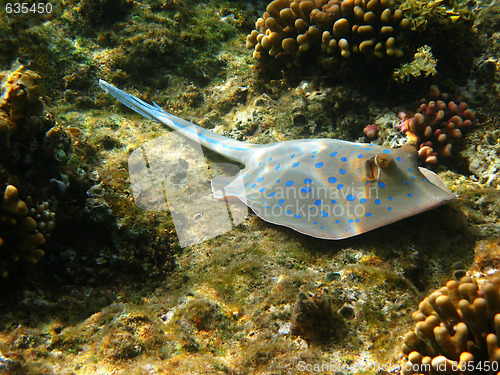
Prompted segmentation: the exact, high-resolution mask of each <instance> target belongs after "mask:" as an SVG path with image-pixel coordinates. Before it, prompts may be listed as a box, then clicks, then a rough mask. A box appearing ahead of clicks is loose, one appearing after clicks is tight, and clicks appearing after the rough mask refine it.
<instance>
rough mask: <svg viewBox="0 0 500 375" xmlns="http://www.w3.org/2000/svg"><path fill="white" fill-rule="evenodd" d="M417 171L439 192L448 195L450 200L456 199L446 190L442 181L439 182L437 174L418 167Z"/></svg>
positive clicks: (446, 187)
mask: <svg viewBox="0 0 500 375" xmlns="http://www.w3.org/2000/svg"><path fill="white" fill-rule="evenodd" d="M418 169H419V170H420V172H422V174H423V175H424V176H425V178H427V179H428V180H429V182H431V183H432V184H433V185H435V186H437V187H438V188H440V189H441V190H444V191H445V192H446V193H449V194H450V195H451V197H450V199H455V198H456V197H455V195H453V193H452V192H451V190H450V189H448V186H446V185H445V184H444V182H443V180H441V178H440V177H439V176H438V175H437V174H435V173H434V172H432V171H430V170H428V169H427V168H422V167H418Z"/></svg>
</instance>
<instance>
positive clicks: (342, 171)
mask: <svg viewBox="0 0 500 375" xmlns="http://www.w3.org/2000/svg"><path fill="white" fill-rule="evenodd" d="M339 173H340V174H346V173H347V172H346V171H345V169H343V168H340V169H339Z"/></svg>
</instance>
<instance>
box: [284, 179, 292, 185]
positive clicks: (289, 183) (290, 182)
mask: <svg viewBox="0 0 500 375" xmlns="http://www.w3.org/2000/svg"><path fill="white" fill-rule="evenodd" d="M292 185H293V181H292V180H290V181H287V182H286V184H285V186H292Z"/></svg>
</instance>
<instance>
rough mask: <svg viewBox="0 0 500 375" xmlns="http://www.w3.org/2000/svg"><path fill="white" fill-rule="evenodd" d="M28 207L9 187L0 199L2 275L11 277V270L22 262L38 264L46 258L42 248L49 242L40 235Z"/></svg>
mask: <svg viewBox="0 0 500 375" xmlns="http://www.w3.org/2000/svg"><path fill="white" fill-rule="evenodd" d="M28 213H29V210H28V206H27V205H26V203H24V202H23V201H22V200H20V199H19V198H18V190H17V188H16V187H15V186H13V185H7V187H6V188H5V191H4V193H3V197H1V198H0V274H1V276H2V277H7V276H8V274H9V269H10V268H11V267H12V266H13V265H14V264H16V263H18V262H20V261H24V262H28V263H33V264H34V263H38V261H39V260H40V258H41V257H42V256H43V255H44V252H43V250H41V249H40V248H39V247H40V246H41V245H42V244H43V243H44V242H45V238H44V236H43V235H42V234H41V233H39V232H38V231H37V222H36V221H35V220H34V219H33V218H32V217H31V216H28Z"/></svg>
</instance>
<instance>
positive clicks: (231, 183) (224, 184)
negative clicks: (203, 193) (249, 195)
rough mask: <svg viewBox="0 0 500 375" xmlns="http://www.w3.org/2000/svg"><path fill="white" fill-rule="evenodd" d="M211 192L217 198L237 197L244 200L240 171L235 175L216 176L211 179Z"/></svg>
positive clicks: (243, 187)
mask: <svg viewBox="0 0 500 375" xmlns="http://www.w3.org/2000/svg"><path fill="white" fill-rule="evenodd" d="M211 185H212V192H213V194H214V196H215V198H217V199H223V198H226V197H238V199H240V200H241V201H243V202H246V199H245V197H246V194H245V186H244V182H243V178H242V177H241V172H240V173H238V174H237V175H236V176H231V177H227V176H216V177H214V178H213V179H212V184H211Z"/></svg>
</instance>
